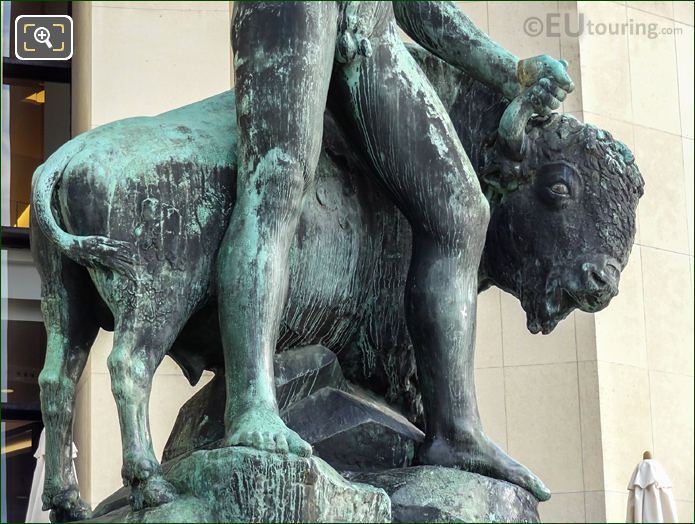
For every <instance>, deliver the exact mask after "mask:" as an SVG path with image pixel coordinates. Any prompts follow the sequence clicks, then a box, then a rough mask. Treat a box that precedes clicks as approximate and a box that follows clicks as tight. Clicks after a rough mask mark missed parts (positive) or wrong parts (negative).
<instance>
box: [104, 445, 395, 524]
mask: <svg viewBox="0 0 695 524" xmlns="http://www.w3.org/2000/svg"><path fill="white" fill-rule="evenodd" d="M165 477H166V479H167V480H168V481H169V482H171V483H172V484H173V485H174V486H175V487H176V489H177V490H178V491H179V492H180V493H181V494H182V497H181V498H179V499H177V500H175V501H173V502H170V503H169V504H165V505H163V506H161V507H159V508H153V509H149V510H143V511H139V512H135V513H132V512H130V511H129V509H130V508H129V507H128V506H122V507H120V508H118V509H115V510H113V511H111V512H109V513H107V514H105V515H101V516H100V517H97V518H95V519H93V520H92V521H91V522H389V521H390V518H391V514H390V503H389V498H388V496H387V495H386V493H385V492H384V491H383V490H382V489H379V488H375V487H372V486H368V485H366V484H359V483H354V482H349V481H347V480H345V479H344V478H343V477H341V476H340V475H339V474H338V473H337V472H336V471H335V470H334V469H333V468H331V467H330V466H329V465H328V464H326V463H325V462H324V461H323V460H321V459H319V458H317V457H312V458H310V459H304V458H300V457H297V456H296V455H280V454H276V453H266V452H261V451H256V450H253V449H249V448H242V447H232V448H224V449H215V450H202V451H196V452H194V453H192V454H190V455H189V456H187V457H183V458H182V459H181V460H179V461H177V462H176V464H174V465H173V466H172V467H171V469H170V470H169V471H168V472H167V473H166V475H165Z"/></svg>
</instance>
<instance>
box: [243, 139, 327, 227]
mask: <svg viewBox="0 0 695 524" xmlns="http://www.w3.org/2000/svg"><path fill="white" fill-rule="evenodd" d="M313 172H314V170H313V169H311V165H310V163H309V162H308V159H304V158H300V157H299V156H297V155H292V154H289V153H287V152H286V151H285V150H284V149H283V148H278V147H276V148H273V149H271V150H270V151H268V153H266V154H265V155H263V156H262V157H261V158H260V160H259V161H258V163H257V164H256V167H255V169H254V172H253V174H252V176H251V177H249V182H248V183H247V184H246V187H245V188H244V189H245V191H246V192H247V194H248V193H251V194H255V195H257V197H258V200H257V205H260V206H268V211H269V212H270V213H272V212H273V211H274V212H275V213H283V214H287V215H290V216H292V215H295V214H297V213H298V212H299V209H300V207H301V201H302V197H303V195H304V189H305V187H306V185H307V183H308V182H309V181H310V180H311V177H312V176H313Z"/></svg>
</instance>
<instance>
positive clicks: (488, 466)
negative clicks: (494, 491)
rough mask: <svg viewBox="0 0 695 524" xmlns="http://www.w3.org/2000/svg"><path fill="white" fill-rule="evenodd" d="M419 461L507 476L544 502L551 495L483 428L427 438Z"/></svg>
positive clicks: (488, 474)
mask: <svg viewBox="0 0 695 524" xmlns="http://www.w3.org/2000/svg"><path fill="white" fill-rule="evenodd" d="M416 461H417V463H418V464H431V465H437V466H447V467H452V468H459V469H463V470H465V471H471V472H473V473H480V474H481V475H485V476H488V477H493V478H497V479H501V480H506V481H507V482H511V483H512V484H516V485H517V486H520V487H522V488H524V489H525V490H527V491H529V492H531V493H532V494H533V496H534V497H536V498H537V499H538V500H539V501H541V502H542V501H545V500H548V499H549V498H550V490H549V489H548V488H547V487H546V486H545V484H543V481H542V480H541V479H540V478H538V477H537V476H536V475H534V474H533V473H532V472H531V471H530V470H529V469H528V468H527V467H525V466H524V465H522V464H519V463H518V462H517V461H515V460H514V459H513V458H511V457H510V456H509V455H507V454H506V453H505V452H504V451H502V450H501V449H500V448H499V447H497V445H496V444H495V443H494V442H492V441H491V440H490V439H489V438H488V436H487V435H485V433H483V431H482V430H472V431H459V432H457V433H456V437H455V438H454V439H445V438H437V437H435V438H433V439H428V440H427V441H425V443H424V444H423V445H422V447H421V448H420V450H419V451H418V456H417V459H416Z"/></svg>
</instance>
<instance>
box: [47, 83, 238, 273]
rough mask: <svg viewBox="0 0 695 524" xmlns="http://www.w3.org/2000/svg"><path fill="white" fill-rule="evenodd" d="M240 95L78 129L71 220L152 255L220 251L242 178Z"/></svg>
mask: <svg viewBox="0 0 695 524" xmlns="http://www.w3.org/2000/svg"><path fill="white" fill-rule="evenodd" d="M233 100H234V99H233V93H231V92H228V93H224V94H222V95H217V96H216V97H212V98H211V99H207V100H204V101H202V102H199V103H196V104H192V105H191V106H186V107H185V108H181V109H177V110H174V111H171V112H169V113H164V114H162V115H159V116H156V117H142V118H130V119H126V120H121V121H118V122H114V123H112V124H107V125H105V126H101V127H99V128H97V129H94V130H92V131H89V132H87V133H85V134H83V135H80V136H79V137H77V138H76V139H75V140H78V141H80V142H81V144H80V151H79V153H77V154H76V155H74V156H73V158H72V159H71V160H70V161H69V163H68V165H67V166H66V169H65V172H64V175H63V179H62V180H61V184H60V190H59V198H60V202H61V211H62V213H61V215H62V218H63V222H64V226H65V228H66V229H67V230H68V231H69V232H70V233H72V234H75V235H103V236H107V237H109V238H113V239H118V240H124V241H128V242H131V243H133V244H134V245H135V246H136V247H137V249H138V251H139V254H140V255H141V256H142V257H143V258H144V259H145V260H146V261H149V262H154V261H164V260H167V261H168V262H169V263H170V264H173V265H181V261H184V260H186V259H188V260H195V259H196V256H200V255H203V254H205V253H208V252H210V251H214V249H215V247H214V246H215V245H216V244H218V243H219V242H218V237H219V235H220V233H219V231H220V230H221V229H223V221H224V220H225V219H226V217H227V215H228V214H229V211H230V210H231V203H232V196H233V188H234V185H235V178H236V171H235V164H236V160H235V152H236V133H235V127H234V125H233V124H234V103H233ZM174 254H176V256H175V257H174V256H173V255H174Z"/></svg>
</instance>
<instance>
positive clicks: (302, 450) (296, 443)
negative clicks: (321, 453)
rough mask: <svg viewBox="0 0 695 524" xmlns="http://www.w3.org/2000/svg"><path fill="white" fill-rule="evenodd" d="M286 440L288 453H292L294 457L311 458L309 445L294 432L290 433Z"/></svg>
mask: <svg viewBox="0 0 695 524" xmlns="http://www.w3.org/2000/svg"><path fill="white" fill-rule="evenodd" d="M286 438H287V444H288V447H289V451H290V453H294V454H295V455H298V456H300V457H305V458H308V457H310V456H311V453H312V450H311V445H310V444H309V443H308V442H305V441H304V440H302V438H301V437H300V436H299V435H297V434H296V433H295V432H294V431H291V432H290V433H289V434H288V435H287V437H286Z"/></svg>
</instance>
